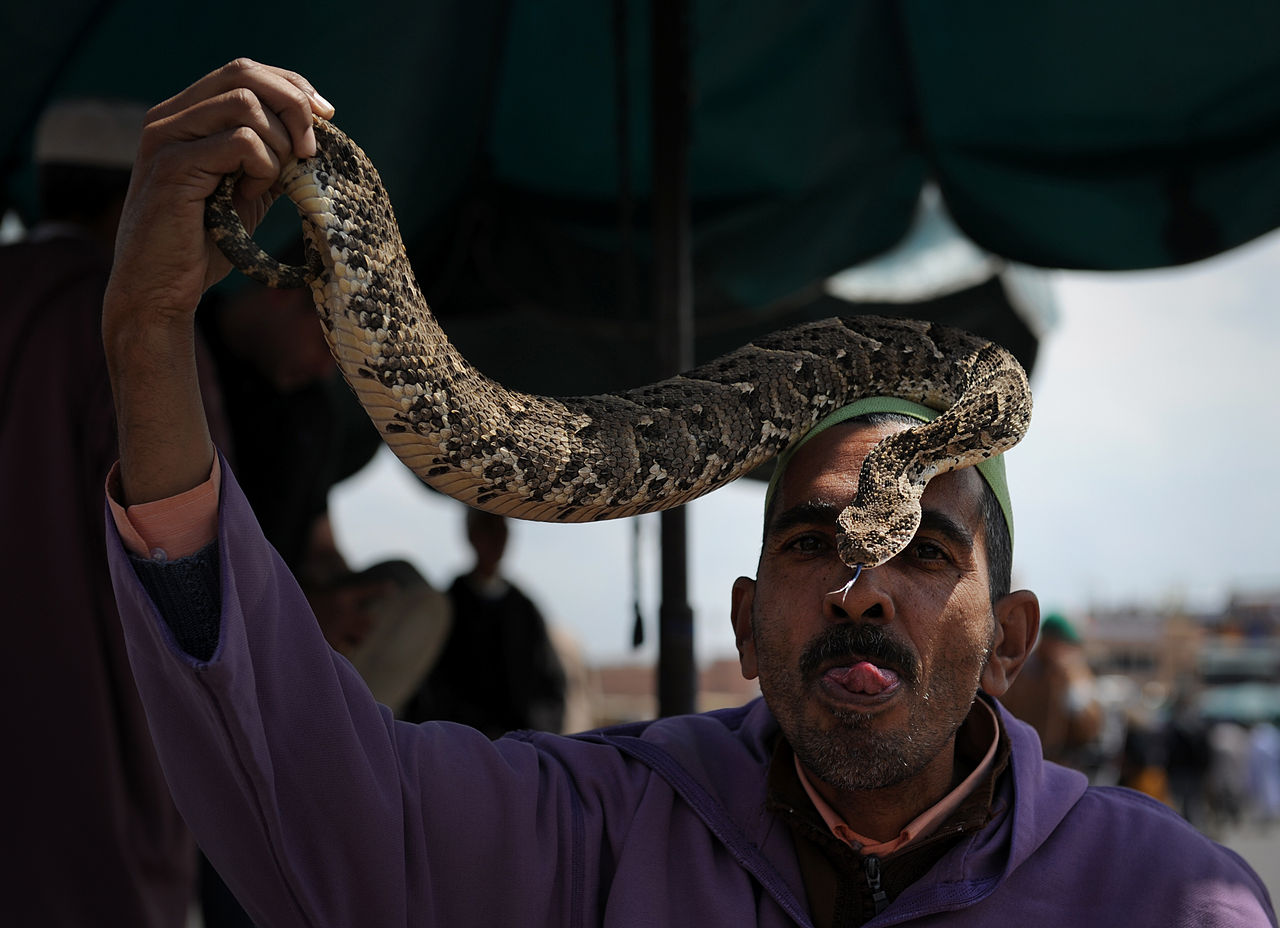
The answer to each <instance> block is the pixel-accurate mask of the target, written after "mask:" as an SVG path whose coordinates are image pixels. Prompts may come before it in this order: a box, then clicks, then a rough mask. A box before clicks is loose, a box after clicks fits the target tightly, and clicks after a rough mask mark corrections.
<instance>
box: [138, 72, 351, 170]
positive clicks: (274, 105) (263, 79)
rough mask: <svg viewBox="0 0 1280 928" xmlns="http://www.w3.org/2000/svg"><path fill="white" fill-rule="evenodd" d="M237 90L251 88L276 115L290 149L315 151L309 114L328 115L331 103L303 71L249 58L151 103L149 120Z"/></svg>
mask: <svg viewBox="0 0 1280 928" xmlns="http://www.w3.org/2000/svg"><path fill="white" fill-rule="evenodd" d="M239 90H247V91H250V92H252V94H253V95H254V96H256V97H257V98H258V100H259V101H261V105H262V106H263V108H264V109H265V110H267V111H269V112H271V113H274V114H275V115H276V116H277V117H278V118H279V120H280V122H281V124H282V125H283V126H285V128H286V131H287V132H288V135H289V137H290V143H291V148H292V150H293V151H295V152H296V153H297V154H298V155H299V156H301V157H309V156H311V155H313V154H315V134H314V132H313V131H312V128H311V126H312V122H311V117H312V114H313V113H314V114H315V115H318V116H322V117H325V118H328V117H329V116H332V115H333V106H332V105H331V104H330V103H329V102H328V101H327V100H325V99H324V97H322V96H321V95H320V94H319V93H317V92H316V89H315V88H314V87H312V86H311V83H310V81H308V80H307V79H306V78H304V77H303V76H302V75H300V74H298V73H296V72H294V71H288V70H285V69H283V68H276V67H272V66H271V65H265V64H260V63H258V62H256V61H252V60H250V59H248V58H237V59H236V60H235V61H232V62H230V63H228V64H226V65H223V66H222V67H221V68H219V69H218V70H216V71H214V72H213V73H211V74H208V75H205V76H204V77H203V78H201V79H200V80H198V81H196V82H195V83H194V84H192V85H191V86H190V87H188V88H186V89H185V90H183V91H182V92H181V93H178V94H176V95H175V96H173V97H170V98H169V99H168V100H166V101H164V102H163V103H161V104H159V105H158V106H156V107H154V108H153V109H152V110H151V114H150V115H149V117H148V120H149V121H154V120H161V119H167V118H170V117H173V116H176V115H177V114H179V113H181V112H183V111H184V110H187V109H189V108H190V107H192V106H194V105H196V104H198V103H201V102H203V101H205V100H208V99H211V98H216V97H220V96H222V95H224V94H227V93H230V92H232V91H239Z"/></svg>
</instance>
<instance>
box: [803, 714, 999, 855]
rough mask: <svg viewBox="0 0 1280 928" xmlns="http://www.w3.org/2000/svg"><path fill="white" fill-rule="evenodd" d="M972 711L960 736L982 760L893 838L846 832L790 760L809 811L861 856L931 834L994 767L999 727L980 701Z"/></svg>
mask: <svg viewBox="0 0 1280 928" xmlns="http://www.w3.org/2000/svg"><path fill="white" fill-rule="evenodd" d="M978 706H981V707H982V708H981V710H979V709H978V708H977V707H978ZM974 707H975V708H974V710H973V711H971V712H970V713H969V715H968V717H967V718H966V719H965V720H964V724H963V725H961V732H965V729H969V731H968V732H965V734H967V735H968V736H969V737H970V738H972V739H973V741H974V742H975V743H977V744H984V743H985V744H987V750H986V753H985V754H984V755H983V757H982V760H981V761H980V762H979V763H978V765H977V766H976V767H974V768H973V772H972V773H970V774H969V775H968V776H967V777H965V778H964V780H963V781H962V782H961V783H960V785H959V786H957V787H956V788H955V789H953V790H952V791H951V792H949V793H947V795H945V796H943V797H942V799H940V800H939V801H938V802H937V803H936V804H935V805H933V806H930V807H929V808H928V809H925V810H924V811H923V812H921V813H920V814H919V815H917V816H916V817H915V818H914V819H912V820H911V821H910V822H909V823H908V824H907V825H906V827H905V828H903V829H902V831H900V832H899V833H898V835H897V837H895V838H891V839H889V840H888V841H880V842H877V841H874V840H872V839H870V838H866V837H863V836H862V835H860V834H858V833H857V832H856V831H854V830H853V829H852V828H850V827H849V826H848V825H847V824H846V823H845V821H844V819H842V818H841V817H840V813H838V812H836V810H835V809H833V808H831V806H830V805H828V804H827V801H826V800H825V799H823V798H822V796H821V794H820V793H819V792H818V791H817V790H816V789H815V788H814V786H813V784H812V783H811V782H810V781H809V777H808V776H807V775H806V774H805V771H804V767H802V766H800V759H799V758H794V760H795V765H796V774H797V775H798V776H799V777H800V784H801V785H802V786H803V787H804V791H805V792H806V793H808V794H809V799H810V800H811V801H812V802H813V807H814V808H815V809H817V810H818V814H819V815H821V816H822V820H823V821H824V822H826V823H827V827H828V828H830V829H831V833H832V834H833V835H835V836H836V837H837V838H839V839H840V840H841V841H843V842H844V843H845V844H847V845H849V846H850V847H851V848H853V849H854V850H855V851H858V852H859V853H861V854H878V855H880V856H881V857H883V856H885V855H886V854H892V853H893V852H894V851H898V850H901V849H902V848H904V847H906V846H907V845H908V844H910V843H911V842H912V841H916V840H919V839H920V838H924V837H926V836H928V835H931V834H933V832H934V831H936V830H937V828H938V826H939V825H941V824H942V823H943V822H944V821H946V819H947V817H948V816H949V815H951V813H952V812H954V811H955V810H956V809H958V808H959V807H960V803H962V802H964V801H965V800H966V799H968V798H969V794H970V793H972V792H973V791H974V789H976V788H977V786H978V784H979V783H980V782H982V779H983V778H984V777H985V776H986V775H987V773H988V771H989V770H990V769H991V765H992V764H993V763H995V758H996V745H997V744H998V743H999V740H1000V723H999V722H998V721H997V720H996V714H995V712H993V711H992V710H991V707H990V706H988V705H987V704H986V703H985V702H984V701H982V700H981V699H978V700H975V701H974ZM793 757H794V755H793Z"/></svg>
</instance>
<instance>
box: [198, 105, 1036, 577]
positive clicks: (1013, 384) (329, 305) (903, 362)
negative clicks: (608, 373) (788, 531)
mask: <svg viewBox="0 0 1280 928" xmlns="http://www.w3.org/2000/svg"><path fill="white" fill-rule="evenodd" d="M315 135H316V147H317V152H316V154H315V155H314V156H312V157H307V158H294V159H292V160H289V161H288V162H286V163H285V164H284V165H283V166H282V169H281V175H280V179H279V182H278V189H279V190H280V191H281V192H282V194H283V195H284V196H286V197H288V198H289V199H290V200H292V201H293V203H294V205H295V206H296V207H297V210H298V213H299V216H300V218H301V222H302V227H303V240H304V252H305V255H306V259H305V260H306V264H305V265H304V266H300V267H297V266H289V265H283V264H281V263H280V262H278V261H276V260H275V259H274V258H272V257H271V256H270V255H268V254H267V253H266V252H264V251H263V249H262V248H261V247H259V246H258V245H257V244H256V243H255V242H254V241H253V239H252V237H251V236H250V234H249V233H248V232H247V231H246V230H245V227H244V224H243V223H242V221H241V219H240V217H239V215H238V213H237V211H236V209H235V206H234V202H233V194H234V189H235V183H236V181H237V175H235V174H229V175H227V176H226V177H224V178H223V179H222V181H221V182H220V184H219V185H218V187H217V189H216V190H215V192H214V193H213V194H212V195H211V196H210V197H209V199H208V201H207V204H206V209H205V225H206V228H207V229H208V233H209V235H210V237H211V238H212V240H213V241H214V243H215V244H216V245H217V246H218V247H219V248H220V249H221V250H222V252H223V253H224V254H225V255H226V257H227V259H228V260H229V261H230V262H231V263H232V264H233V265H234V266H235V267H237V268H239V269H240V270H241V271H242V272H244V273H245V274H246V275H248V276H249V277H251V278H253V279H255V280H258V281H259V282H261V283H264V284H267V285H268V286H276V287H281V286H294V287H297V286H306V287H310V289H311V295H312V297H313V299H314V302H315V306H316V310H317V313H318V315H319V318H320V323H321V325H322V326H323V329H324V335H325V338H326V340H327V342H328V344H329V348H330V351H331V352H332V354H333V356H334V359H335V360H336V362H337V365H338V368H339V369H340V370H341V372H342V376H343V377H344V378H345V380H346V381H347V383H348V384H349V385H350V387H351V389H352V390H353V391H354V392H355V394H356V396H357V397H358V399H359V401H360V403H361V405H362V406H363V407H364V409H365V411H366V412H367V413H368V415H369V418H370V419H371V420H372V421H373V423H374V425H375V426H376V427H377V429H378V431H379V433H380V435H381V436H382V438H383V440H384V441H385V442H386V444H387V445H388V446H390V448H391V449H392V451H394V452H395V454H396V456H397V457H398V458H399V459H400V460H401V461H402V462H403V463H404V464H405V465H406V466H407V467H408V468H409V469H410V470H411V471H413V472H414V473H415V474H416V475H417V476H418V477H419V478H421V480H423V481H425V482H426V483H427V484H428V485H430V486H431V487H433V488H435V489H436V490H439V491H441V492H442V493H445V494H447V495H449V496H451V497H453V498H455V499H458V500H460V501H462V502H464V503H466V504H468V505H471V506H475V507H477V508H480V509H484V510H487V511H490V512H495V513H499V514H501V515H505V516H511V517H515V518H521V519H529V520H535V521H546V522H585V521H594V520H600V519H611V518H623V517H627V516H633V515H639V514H641V513H648V512H654V511H658V510H663V509H669V508H672V507H675V506H679V505H682V504H684V503H686V502H689V501H690V500H693V499H695V498H697V497H699V496H702V495H704V494H706V493H708V492H711V491H712V490H715V489H717V488H718V487H721V486H723V485H725V484H727V483H729V482H730V481H733V480H735V479H737V478H739V477H741V476H743V475H745V474H747V473H750V472H751V471H753V470H755V469H756V468H758V467H761V466H762V465H764V464H766V463H767V462H768V461H769V460H770V459H771V458H774V457H775V456H777V455H778V454H779V452H781V451H783V450H784V449H786V448H787V447H788V446H790V445H791V444H792V443H794V442H796V441H798V440H799V439H800V438H801V437H802V436H803V435H804V434H805V433H806V432H807V431H808V430H809V429H810V428H811V427H812V426H813V425H814V424H815V423H817V422H818V421H819V420H820V419H822V418H823V417H824V416H825V415H827V414H828V413H829V412H831V411H833V410H835V409H838V408H839V407H841V406H844V405H846V404H848V403H850V402H852V401H854V400H856V399H859V398H862V397H866V396H895V397H901V398H903V399H908V400H913V401H915V402H917V403H921V404H923V405H925V406H928V407H930V408H932V409H936V410H939V411H940V415H939V416H938V417H937V418H935V419H933V420H932V421H930V422H928V423H920V424H918V425H915V426H912V427H910V428H907V429H906V430H905V431H900V432H895V433H893V434H891V435H890V436H888V437H886V438H884V439H883V440H881V441H880V442H879V443H878V444H877V445H876V446H875V447H874V448H873V449H872V451H871V452H870V453H869V454H868V455H867V457H866V458H865V460H864V462H863V464H862V467H861V471H860V473H859V479H858V486H857V492H856V494H855V496H854V499H853V500H852V501H851V502H850V503H849V505H848V507H847V508H846V509H845V510H844V511H843V512H842V513H841V514H840V516H839V519H838V538H837V547H838V552H839V556H840V557H841V559H842V560H843V561H844V562H845V563H846V564H848V565H849V566H851V567H853V566H859V567H874V566H877V565H879V564H883V563H885V562H886V561H888V560H889V559H890V558H892V557H893V556H894V555H895V554H897V553H898V552H900V551H901V550H903V549H904V548H905V547H906V546H907V544H908V543H909V542H910V541H911V539H912V537H913V536H914V535H915V532H916V530H917V528H918V526H919V523H920V519H921V508H920V499H921V496H922V495H923V492H924V488H925V485H926V484H927V483H928V481H929V480H930V479H932V478H933V477H934V476H936V475H938V474H941V473H946V472H948V471H952V470H955V469H958V468H961V467H966V466H969V465H972V464H975V463H978V462H979V461H981V460H983V459H985V458H988V457H991V456H993V455H997V454H1001V453H1003V452H1004V451H1006V450H1008V449H1009V448H1011V447H1013V446H1014V445H1015V444H1016V443H1017V442H1018V441H1019V440H1021V438H1022V437H1023V435H1024V434H1025V433H1026V430H1027V427H1028V425H1029V422H1030V416H1031V394H1030V389H1029V386H1028V380H1027V376H1026V373H1025V371H1024V370H1023V368H1022V367H1021V365H1020V364H1019V363H1018V361H1017V360H1016V359H1015V358H1014V357H1013V356H1012V355H1011V354H1010V353H1009V352H1008V351H1007V350H1006V349H1005V348H1003V347H1001V346H1000V345H998V344H996V343H994V342H992V341H989V340H987V339H983V338H980V337H977V336H974V335H972V334H970V333H968V332H965V331H963V330H961V329H958V328H954V327H950V326H947V325H943V324H938V323H933V322H924V321H917V320H908V319H899V318H885V317H875V316H851V317H847V318H832V319H825V320H820V321H814V322H807V323H802V324H800V325H795V326H791V327H788V328H785V329H782V330H780V331H776V332H773V333H771V334H768V335H765V336H762V337H759V338H756V339H754V340H752V341H751V342H750V343H749V344H747V345H744V346H742V347H741V348H738V349H737V350H735V351H732V352H730V353H728V354H725V355H723V356H721V357H718V358H716V359H714V360H711V361H708V362H706V363H703V364H700V365H697V366H695V367H693V368H692V369H690V370H688V371H686V372H684V373H681V374H679V375H676V376H674V377H670V378H667V379H664V380H662V381H660V382H657V383H653V384H650V385H646V386H641V387H637V388H634V389H630V390H624V391H619V392H616V393H608V394H598V395H590V396H579V397H551V396H538V395H534V394H530V393H523V392H518V391H514V390H508V389H506V388H504V387H503V386H502V385H501V384H499V383H498V382H497V381H495V380H493V379H492V378H490V377H487V376H485V375H484V374H482V373H481V372H480V371H478V370H476V369H475V368H474V367H473V366H472V365H471V364H470V363H468V362H467V360H466V359H465V358H464V357H463V356H462V355H461V353H460V352H459V351H458V350H457V349H456V348H455V347H454V345H453V344H452V343H451V342H450V341H449V339H448V338H447V337H446V335H445V333H444V331H443V330H442V328H441V326H440V324H439V322H438V321H437V320H436V318H435V316H434V315H433V314H432V312H431V310H430V308H429V307H428V305H427V301H426V299H425V298H424V297H423V294H422V290H421V288H420V287H419V285H418V283H417V280H416V278H415V276H414V273H413V269H412V267H411V266H410V263H409V259H408V258H407V256H406V253H405V247H404V243H403V241H402V238H401V235H400V229H399V225H398V223H397V221H396V218H395V214H394V212H393V210H392V207H391V200H390V197H389V196H388V194H387V191H386V188H385V187H384V185H383V182H382V180H381V178H380V177H379V175H378V172H377V170H376V169H375V168H374V166H373V164H372V162H371V161H370V160H369V158H368V156H367V155H366V154H365V153H364V151H363V150H362V149H361V148H360V147H359V146H358V145H356V144H355V142H353V141H352V140H351V139H350V138H348V137H347V135H346V134H344V133H343V132H342V131H341V130H340V129H338V128H337V127H336V126H334V125H333V124H332V123H330V122H328V121H326V120H324V119H321V118H319V117H316V118H315Z"/></svg>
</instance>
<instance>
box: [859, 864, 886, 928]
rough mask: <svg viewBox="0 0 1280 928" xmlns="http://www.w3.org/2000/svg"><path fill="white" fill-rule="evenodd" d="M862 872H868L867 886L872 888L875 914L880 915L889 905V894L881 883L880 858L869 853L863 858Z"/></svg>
mask: <svg viewBox="0 0 1280 928" xmlns="http://www.w3.org/2000/svg"><path fill="white" fill-rule="evenodd" d="M862 872H863V873H864V874H866V877H867V886H868V888H870V890H871V901H872V902H873V903H874V904H875V907H876V911H875V914H876V915H879V914H880V913H881V912H883V911H884V910H885V909H887V908H888V907H889V896H888V895H887V894H886V893H885V891H884V887H882V886H881V885H880V858H879V857H877V856H876V855H875V854H868V855H867V856H866V857H863V858H862Z"/></svg>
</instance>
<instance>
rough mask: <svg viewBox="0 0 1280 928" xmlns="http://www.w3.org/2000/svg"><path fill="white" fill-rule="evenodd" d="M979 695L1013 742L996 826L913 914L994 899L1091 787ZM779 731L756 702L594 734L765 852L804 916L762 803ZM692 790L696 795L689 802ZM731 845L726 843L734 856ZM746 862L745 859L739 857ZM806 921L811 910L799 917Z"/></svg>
mask: <svg viewBox="0 0 1280 928" xmlns="http://www.w3.org/2000/svg"><path fill="white" fill-rule="evenodd" d="M980 698H983V699H987V701H988V702H989V703H990V704H992V706H993V708H994V710H995V711H996V713H997V715H998V716H999V719H1000V724H1001V725H1002V726H1003V728H1004V730H1005V732H1006V734H1007V735H1008V738H1009V742H1010V749H1011V757H1010V762H1009V770H1008V771H1007V772H1006V774H1005V775H1004V776H1003V777H1002V778H1001V782H1000V785H999V787H998V788H997V791H996V796H995V801H994V805H993V808H992V814H993V822H992V823H991V824H990V825H988V826H987V827H985V828H983V829H982V830H981V831H979V832H977V833H976V834H975V835H973V836H972V837H971V838H969V839H968V840H966V841H964V842H961V844H960V845H958V846H957V847H956V848H954V849H953V850H952V851H951V852H950V853H948V854H947V855H946V856H944V857H943V858H942V860H941V861H939V862H938V864H937V866H936V868H935V874H934V876H935V879H933V880H922V881H920V883H918V884H917V885H916V886H913V887H912V888H911V889H909V890H907V891H906V892H905V893H903V895H902V897H901V898H900V901H901V902H902V903H906V904H907V907H908V908H910V909H913V910H916V911H917V912H922V911H926V910H940V909H952V908H960V907H963V906H965V905H968V904H971V903H972V902H975V901H977V900H978V899H981V898H983V897H984V896H986V895H988V894H989V893H990V892H992V891H993V890H994V889H995V888H996V886H998V885H999V884H1000V882H1001V881H1002V880H1003V879H1005V878H1006V877H1007V876H1008V874H1010V873H1012V872H1013V871H1014V870H1015V869H1017V867H1018V866H1020V865H1021V864H1022V863H1023V862H1024V861H1026V860H1027V859H1028V858H1029V857H1030V856H1031V855H1032V854H1033V853H1034V852H1035V850H1036V848H1038V847H1039V846H1040V845H1042V844H1043V843H1044V841H1045V840H1046V839H1047V838H1048V836H1049V835H1050V834H1051V833H1052V832H1053V830H1054V829H1055V828H1057V827H1058V825H1059V824H1060V823H1061V822H1062V820H1063V818H1064V817H1065V816H1066V815H1067V814H1068V812H1069V811H1070V810H1071V808H1072V807H1073V806H1074V805H1075V804H1076V803H1077V802H1078V801H1079V800H1080V797H1081V796H1083V795H1084V792H1085V790H1086V788H1087V786H1088V780H1087V778H1086V777H1085V776H1084V775H1083V774H1081V773H1079V772H1078V771H1075V770H1069V769H1067V768H1065V767H1060V766H1058V765H1056V764H1051V763H1047V762H1046V761H1045V760H1044V758H1043V755H1042V753H1041V747H1040V741H1039V738H1038V737H1037V735H1036V733H1035V730H1034V729H1033V728H1031V726H1029V725H1027V724H1026V723H1024V722H1021V721H1019V720H1017V719H1015V718H1014V717H1013V716H1012V715H1010V714H1009V713H1008V711H1006V710H1005V709H1004V707H1003V706H1001V705H1000V704H999V703H998V702H997V701H995V700H990V699H988V698H987V697H985V696H983V697H980ZM690 727H692V728H693V729H694V730H695V732H696V733H695V736H694V737H690ZM777 734H778V723H777V722H776V721H775V720H774V718H773V715H772V714H771V713H770V712H769V709H768V707H767V706H766V705H765V704H764V700H763V699H755V700H753V701H752V702H750V703H747V704H746V705H744V706H741V707H738V708H735V709H727V710H722V711H719V712H712V713H706V714H702V715H696V716H677V717H673V718H667V719H658V720H655V721H651V722H641V723H636V724H633V725H627V726H622V727H619V728H611V729H607V730H605V731H603V732H599V733H597V734H596V735H595V736H592V737H599V738H600V739H601V740H605V741H608V742H610V743H612V744H614V745H615V746H616V747H618V748H619V749H621V750H624V751H627V752H628V753H631V754H632V755H633V756H635V757H637V758H638V759H640V760H642V761H643V762H645V763H646V764H648V765H649V766H650V767H651V768H652V769H653V770H654V771H655V772H656V773H657V774H659V775H660V776H662V777H663V778H664V779H666V780H667V781H668V782H669V783H671V784H672V785H673V786H674V787H676V789H677V791H679V792H681V793H682V795H685V799H686V801H689V802H690V804H691V805H694V806H695V810H696V811H698V812H699V814H700V815H701V816H702V817H703V819H704V821H708V825H709V827H711V828H712V830H713V831H716V832H717V834H720V832H719V831H717V826H719V827H722V828H723V827H724V821H725V820H727V821H728V822H731V823H732V826H733V828H732V829H731V830H733V831H734V832H735V833H736V835H737V836H738V837H739V838H740V839H742V840H744V841H746V842H747V843H749V844H750V845H753V846H754V847H755V848H758V849H761V850H763V851H764V852H765V854H766V856H767V857H768V859H769V861H770V862H771V864H772V868H773V870H774V871H775V873H774V876H775V877H776V878H777V879H779V880H781V881H782V882H783V883H784V884H785V885H786V888H787V890H788V891H789V892H790V893H791V894H793V895H794V896H795V897H796V898H797V899H798V900H801V902H800V906H801V911H802V912H803V911H804V905H803V900H804V898H805V895H804V890H803V882H802V879H801V876H800V873H799V870H798V867H797V865H796V862H795V855H794V852H793V851H792V850H791V844H790V841H791V838H790V833H789V831H788V829H787V828H786V826H785V824H782V823H780V822H778V821H777V820H776V819H775V818H774V816H773V815H771V814H770V813H769V812H768V811H767V809H766V805H765V791H766V779H767V772H768V766H769V759H770V757H771V755H772V746H773V739H774V738H775V736H777ZM726 767H728V768H731V769H737V770H739V772H740V775H739V776H725V775H724V771H725V769H726ZM691 791H692V792H693V793H695V794H696V795H695V796H693V797H692V798H691V796H690V795H689V793H690V792H691ZM699 805H701V806H703V807H702V808H698V806H699ZM720 837H721V840H726V839H725V836H724V835H720ZM732 839H733V836H730V838H729V840H727V841H726V844H729V845H730V848H731V849H734V848H733V846H732V844H731V841H732ZM738 851H740V849H737V850H735V852H738ZM743 856H744V855H743V853H739V859H740V860H742V859H743ZM743 862H744V866H745V865H747V861H745V860H744V861H743ZM766 887H767V888H768V884H767V883H766ZM775 895H778V894H777V893H775ZM780 901H784V900H780ZM805 922H807V913H805V915H804V918H803V920H801V923H805Z"/></svg>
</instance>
